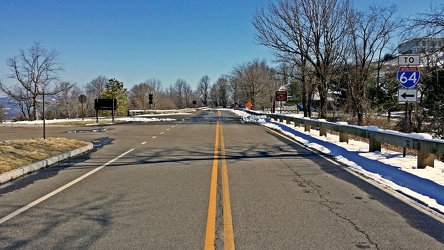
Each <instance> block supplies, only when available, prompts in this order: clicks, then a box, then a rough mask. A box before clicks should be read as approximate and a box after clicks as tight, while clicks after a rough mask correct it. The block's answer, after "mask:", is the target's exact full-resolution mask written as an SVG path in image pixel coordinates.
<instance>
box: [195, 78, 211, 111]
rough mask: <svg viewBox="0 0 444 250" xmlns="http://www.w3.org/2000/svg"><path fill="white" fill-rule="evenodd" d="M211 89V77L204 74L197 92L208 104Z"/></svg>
mask: <svg viewBox="0 0 444 250" xmlns="http://www.w3.org/2000/svg"><path fill="white" fill-rule="evenodd" d="M209 90H210V77H208V75H205V76H202V78H201V79H200V80H199V83H198V84H197V90H196V94H197V95H198V96H199V98H200V100H201V102H202V103H203V104H204V105H208V95H209Z"/></svg>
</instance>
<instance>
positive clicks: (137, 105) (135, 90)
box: [129, 78, 162, 110]
mask: <svg viewBox="0 0 444 250" xmlns="http://www.w3.org/2000/svg"><path fill="white" fill-rule="evenodd" d="M161 86H162V83H161V82H160V80H158V79H154V78H153V79H149V80H146V81H145V82H143V83H140V84H136V85H134V86H133V87H132V88H131V90H130V92H129V99H130V109H143V110H146V109H148V107H149V95H150V94H151V95H153V107H156V103H157V100H158V94H159V93H160V90H161V89H160V88H161Z"/></svg>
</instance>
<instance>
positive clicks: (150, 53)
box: [0, 0, 437, 89]
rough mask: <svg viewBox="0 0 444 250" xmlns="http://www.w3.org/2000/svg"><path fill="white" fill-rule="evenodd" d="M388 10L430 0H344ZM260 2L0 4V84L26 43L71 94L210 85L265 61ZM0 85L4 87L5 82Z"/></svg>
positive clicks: (32, 0) (40, 0)
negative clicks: (100, 88)
mask: <svg viewBox="0 0 444 250" xmlns="http://www.w3.org/2000/svg"><path fill="white" fill-rule="evenodd" d="M352 1H353V2H354V4H355V5H356V7H357V8H359V9H362V10H365V9H366V8H368V6H370V5H371V4H378V5H388V4H391V3H395V4H397V6H398V9H399V13H398V14H399V15H402V16H408V15H411V14H414V13H416V12H422V11H425V10H427V9H429V8H430V4H431V3H436V2H437V1H436V0H421V1H419V0H403V1H396V0H352ZM267 2H268V0H175V1H173V0H121V1H117V0H60V1H57V0H14V1H12V0H0V77H3V81H5V79H4V76H5V75H6V74H8V73H9V69H8V68H7V66H6V59H7V58H10V57H13V56H15V55H18V53H19V49H25V50H26V49H28V48H29V47H31V46H32V44H33V42H34V41H38V42H40V43H41V45H42V46H43V47H45V48H46V49H55V50H56V51H58V52H60V56H59V62H60V63H62V64H63V67H64V68H65V71H64V72H62V73H60V74H59V75H60V77H61V78H62V80H65V81H71V82H74V83H77V85H78V86H79V87H82V86H84V85H85V84H86V83H88V82H89V81H91V80H92V79H94V78H96V77H97V76H100V75H104V76H106V77H109V78H116V79H118V80H120V81H123V82H124V85H125V87H127V88H128V89H130V88H131V87H132V86H133V85H134V84H138V83H140V82H143V81H145V80H146V79H150V78H158V79H160V80H161V82H162V85H163V87H164V88H167V87H168V86H169V85H170V84H173V83H174V82H176V80H177V79H179V78H181V79H183V80H185V81H187V83H189V84H190V85H191V86H192V87H193V89H194V88H195V86H196V85H197V82H198V81H199V79H200V78H201V77H202V76H204V75H208V76H209V77H210V78H211V82H212V83H213V82H215V81H216V80H217V78H218V77H219V76H220V75H222V74H229V73H230V72H231V70H232V69H233V67H235V66H236V65H238V64H241V63H245V62H248V61H250V60H253V59H255V58H259V59H266V60H267V61H268V62H270V63H271V62H272V60H273V58H272V56H271V54H270V53H269V51H268V49H267V48H265V47H263V46H260V45H256V44H255V43H254V32H255V30H254V27H253V26H252V24H251V20H252V14H253V13H254V11H255V10H256V8H258V7H260V6H261V5H263V4H266V3H267ZM7 82H8V83H9V82H10V81H7Z"/></svg>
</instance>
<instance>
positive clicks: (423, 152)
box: [249, 111, 444, 168]
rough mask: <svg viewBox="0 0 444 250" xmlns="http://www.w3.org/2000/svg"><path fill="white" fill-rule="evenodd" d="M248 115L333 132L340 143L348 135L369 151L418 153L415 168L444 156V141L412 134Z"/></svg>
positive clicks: (276, 116) (306, 129) (296, 119)
mask: <svg viewBox="0 0 444 250" xmlns="http://www.w3.org/2000/svg"><path fill="white" fill-rule="evenodd" d="M249 113H251V114H254V115H265V116H267V117H268V118H272V119H274V120H279V121H280V122H283V121H284V120H285V121H286V122H287V123H288V124H290V122H293V123H294V124H295V126H300V125H304V126H305V131H310V128H312V127H313V128H319V134H320V136H327V130H329V131H335V132H338V133H339V141H340V142H347V143H348V139H349V135H354V136H358V137H361V138H365V139H368V140H369V151H381V143H387V144H390V145H395V146H400V147H405V148H409V149H413V150H416V151H417V152H418V157H417V159H418V160H417V168H425V167H426V166H430V167H434V159H435V155H444V140H438V139H423V138H415V136H414V135H413V134H406V133H401V132H396V131H389V130H380V129H378V128H377V127H375V126H370V127H360V126H354V125H347V124H343V123H332V122H327V121H325V120H318V119H310V118H307V117H304V118H298V117H292V116H287V115H283V114H266V113H256V112H251V111H249Z"/></svg>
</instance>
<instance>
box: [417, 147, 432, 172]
mask: <svg viewBox="0 0 444 250" xmlns="http://www.w3.org/2000/svg"><path fill="white" fill-rule="evenodd" d="M417 165H418V166H417V167H418V168H425V167H427V166H429V167H432V168H433V167H434V166H435V155H434V154H430V153H425V152H422V151H420V150H418V163H417Z"/></svg>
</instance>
